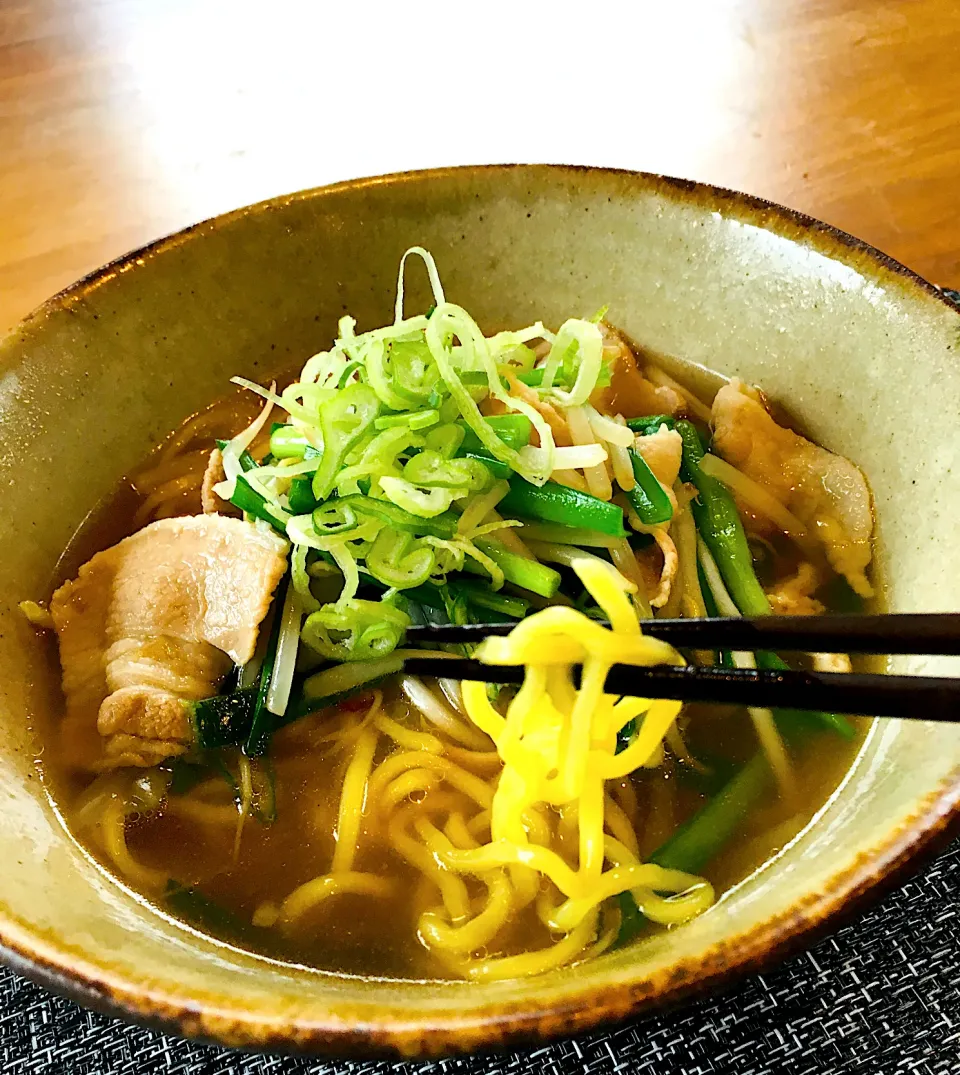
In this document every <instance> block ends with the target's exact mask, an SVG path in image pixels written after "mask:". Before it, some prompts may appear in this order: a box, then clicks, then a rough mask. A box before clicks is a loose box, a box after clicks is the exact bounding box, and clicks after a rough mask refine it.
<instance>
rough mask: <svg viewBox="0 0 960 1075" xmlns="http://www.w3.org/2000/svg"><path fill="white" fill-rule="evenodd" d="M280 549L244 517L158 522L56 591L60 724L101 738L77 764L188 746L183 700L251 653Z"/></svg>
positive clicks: (207, 691)
mask: <svg viewBox="0 0 960 1075" xmlns="http://www.w3.org/2000/svg"><path fill="white" fill-rule="evenodd" d="M286 551H287V545H286V542H285V541H284V540H283V539H282V538H280V537H279V536H277V535H276V534H274V533H272V532H269V531H267V530H263V529H261V528H259V527H257V526H255V525H253V524H252V523H246V522H243V521H242V520H240V519H229V518H225V517H224V516H221V515H200V516H195V517H189V518H175V519H162V520H160V521H159V522H155V523H151V524H150V525H149V526H146V527H144V528H143V529H142V530H140V531H138V532H137V533H136V534H133V535H132V536H131V537H128V538H125V539H124V540H123V541H121V542H120V543H119V544H117V545H114V546H113V547H112V548H110V549H106V550H104V551H103V552H99V553H97V555H96V556H94V557H93V559H91V560H90V561H89V562H88V563H86V564H84V566H83V567H82V568H80V571H79V573H78V575H77V578H76V579H74V580H72V581H70V582H67V583H64V585H63V586H61V587H60V589H59V590H57V592H56V593H55V594H54V595H53V598H52V600H51V602H50V612H51V615H52V617H53V622H54V626H55V627H56V630H57V636H58V638H59V641H60V662H61V665H62V668H63V689H64V693H65V694H66V699H67V716H66V724H67V726H68V728H69V726H71V725H72V726H73V727H74V730H76V728H77V726H82V727H89V726H90V725H91V724H95V725H96V728H97V730H98V732H99V733H100V736H101V737H102V740H103V742H102V747H103V752H102V757H100V758H84V759H77V764H78V765H89V764H95V765H98V766H99V767H104V766H110V765H153V764H156V762H157V761H159V760H161V759H162V758H164V757H167V756H169V755H172V754H181V753H183V752H185V751H186V750H187V749H188V748H189V746H190V744H191V743H192V741H193V729H192V727H191V724H190V721H189V718H188V715H187V711H186V709H185V707H184V706H183V704H182V703H183V701H185V700H191V699H198V698H206V697H209V696H210V695H212V694H214V693H216V688H217V684H218V683H219V681H220V680H221V679H222V678H223V676H224V675H226V673H227V672H228V671H229V669H230V668H231V666H232V665H233V664H245V663H246V662H247V661H249V660H250V658H251V657H252V656H253V651H254V649H255V647H256V643H257V635H258V632H259V628H260V624H261V622H262V621H263V619H264V617H265V616H266V614H267V611H268V609H269V607H270V602H271V598H272V595H273V592H274V590H275V589H276V586H277V583H278V582H279V581H280V578H281V577H282V576H283V573H284V571H285V570H286ZM68 734H69V733H68ZM75 737H76V739H77V741H80V740H81V738H82V737H80V736H75Z"/></svg>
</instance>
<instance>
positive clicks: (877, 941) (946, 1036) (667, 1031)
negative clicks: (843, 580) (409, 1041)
mask: <svg viewBox="0 0 960 1075" xmlns="http://www.w3.org/2000/svg"><path fill="white" fill-rule="evenodd" d="M948 294H949V295H950V297H951V298H952V299H954V301H955V302H957V303H958V305H960V292H956V291H953V292H948ZM780 1071H789V1072H790V1075H847V1073H851V1075H852V1073H853V1072H857V1073H858V1075H894V1073H896V1075H946V1073H950V1075H952V1073H960V842H958V843H956V844H954V845H953V847H952V848H951V849H950V850H948V851H947V852H946V853H945V854H944V855H942V856H941V857H940V858H939V859H938V860H936V861H935V862H934V863H933V864H932V865H930V866H929V867H928V868H926V869H924V870H923V871H922V872H921V873H920V874H918V875H917V876H916V877H914V878H913V879H912V880H911V881H909V882H908V883H907V884H905V885H904V886H903V887H902V888H900V889H899V890H897V891H896V892H894V893H892V894H891V895H889V896H888V897H887V898H886V899H885V900H884V901H883V902H882V903H880V904H879V905H878V906H877V907H875V908H873V909H871V910H869V911H868V912H867V913H866V914H864V915H863V916H862V917H861V918H860V919H858V920H857V921H856V922H854V923H852V924H851V925H848V926H845V927H844V928H842V929H840V930H839V931H838V932H837V933H835V934H834V935H833V936H832V937H829V938H827V939H826V940H824V941H821V942H820V943H819V944H818V945H816V946H815V947H814V948H812V949H811V950H810V951H808V952H805V953H804V954H803V955H800V956H797V957H795V958H794V959H792V960H790V961H788V962H786V963H784V964H782V965H781V966H779V967H777V968H776V969H774V970H773V971H771V972H770V973H769V974H764V975H756V976H754V977H752V978H748V979H746V980H745V981H743V982H742V983H740V984H739V985H737V986H735V987H733V988H731V989H729V990H727V991H726V992H725V993H722V994H720V995H719V996H715V997H712V998H709V999H706V1000H702V1001H699V1002H697V1003H695V1004H690V1005H688V1006H686V1007H683V1008H680V1009H678V1010H676V1011H674V1012H668V1013H666V1014H664V1015H659V1016H653V1017H648V1018H646V1019H641V1020H637V1021H635V1022H631V1023H626V1024H624V1025H622V1026H619V1027H616V1028H614V1029H612V1030H608V1031H602V1032H596V1033H593V1034H587V1035H583V1036H582V1037H579V1038H575V1039H573V1040H571V1041H564V1042H559V1043H558V1044H556V1045H549V1046H545V1047H543V1048H540V1049H535V1050H526V1051H522V1052H514V1053H504V1054H501V1055H497V1056H485V1057H467V1058H458V1059H453V1060H441V1061H436V1062H434V1063H430V1064H387V1063H372V1062H371V1063H359V1062H350V1061H329V1060H301V1059H291V1058H282V1057H269V1056H246V1055H241V1054H237V1053H230V1052H226V1051H225V1050H222V1049H216V1048H212V1047H209V1046H202V1045H195V1044H192V1043H190V1042H185V1041H180V1040H177V1039H175V1038H168V1037H165V1036H163V1035H161V1034H157V1033H155V1032H153V1031H150V1030H142V1029H140V1028H138V1027H128V1026H126V1025H124V1024H122V1023H119V1022H117V1021H115V1020H112V1019H108V1018H106V1017H104V1016H102V1015H96V1014H94V1013H92V1012H88V1011H84V1010H83V1009H81V1008H79V1007H77V1005H75V1004H73V1003H72V1002H71V1001H68V1000H63V999H61V998H60V997H55V996H51V995H50V994H49V993H48V992H46V990H44V989H41V988H40V987H39V986H36V985H34V984H33V983H32V982H27V981H24V980H23V979H22V978H19V977H17V976H16V975H14V974H12V973H11V972H10V971H7V970H4V969H2V968H0V1075H153V1073H155V1072H156V1073H160V1072H163V1073H164V1075H280V1073H283V1075H288V1073H289V1075H380V1073H386V1072H391V1073H392V1075H406V1073H408V1072H409V1073H411V1075H412V1073H414V1072H416V1073H418V1075H428V1073H430V1075H480V1073H481V1072H483V1073H488V1072H489V1073H490V1075H501V1073H502V1075H512V1073H514V1072H515V1073H516V1075H521V1073H526V1072H530V1073H532V1075H581V1073H583V1075H607V1073H609V1072H630V1073H631V1075H732V1073H734V1072H735V1073H736V1075H772V1073H774V1072H780Z"/></svg>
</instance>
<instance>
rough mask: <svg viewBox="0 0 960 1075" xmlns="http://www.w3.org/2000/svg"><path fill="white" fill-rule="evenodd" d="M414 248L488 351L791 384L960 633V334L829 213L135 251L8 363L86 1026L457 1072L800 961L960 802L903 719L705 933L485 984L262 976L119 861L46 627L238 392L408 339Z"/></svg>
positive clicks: (30, 889) (46, 937) (931, 296)
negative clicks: (132, 500)
mask: <svg viewBox="0 0 960 1075" xmlns="http://www.w3.org/2000/svg"><path fill="white" fill-rule="evenodd" d="M414 244H421V245H423V246H426V247H428V248H429V249H430V250H431V251H432V252H433V253H434V254H435V256H436V258H437V262H438V264H439V265H440V268H441V271H442V273H443V279H444V284H445V287H446V290H447V294H448V296H450V297H451V298H452V299H453V300H455V301H458V302H462V303H463V304H465V305H466V306H467V307H468V308H469V309H470V310H471V312H473V313H474V314H475V316H477V318H478V319H479V321H480V323H481V324H483V325H485V326H488V327H490V328H493V327H496V326H502V325H506V324H523V323H527V322H529V321H531V320H534V319H536V318H542V319H543V320H544V321H545V322H547V323H558V322H560V321H561V320H563V319H564V318H565V317H566V316H568V315H569V314H570V313H571V312H577V313H583V312H591V311H593V310H595V309H597V308H598V307H600V306H601V305H603V304H609V306H610V317H611V319H612V321H613V322H614V323H616V324H618V325H620V326H622V328H623V329H625V330H626V332H627V333H629V335H630V336H632V337H633V338H635V339H636V340H638V341H639V342H640V343H642V344H645V345H647V346H649V347H651V348H653V349H654V350H656V351H659V352H661V353H663V354H665V355H668V356H670V355H674V356H683V357H685V358H687V359H689V360H692V361H693V362H695V363H699V364H702V365H703V366H705V367H712V368H714V369H719V370H723V371H725V372H728V373H731V374H737V375H739V376H741V377H743V378H745V379H746V380H748V381H756V382H759V383H761V384H762V385H763V386H764V388H765V389H766V390H767V391H768V392H769V393H770V394H771V395H773V396H774V397H777V398H778V399H779V400H781V401H782V402H783V403H785V404H786V405H787V406H788V407H789V408H790V410H791V411H793V412H794V413H795V414H797V415H798V416H800V417H801V418H802V420H803V421H804V422H805V423H806V425H807V427H808V428H809V429H810V431H811V432H812V434H813V435H814V436H815V437H816V438H817V439H818V440H820V441H821V442H822V443H824V444H826V445H828V446H829V447H831V448H833V449H835V450H837V451H839V452H842V453H843V454H845V455H847V456H849V457H850V458H851V459H853V460H855V461H856V462H857V463H858V464H860V465H861V466H862V467H863V468H864V470H865V471H866V473H867V475H868V476H869V478H870V481H871V483H872V486H873V491H874V494H875V497H876V508H877V516H878V520H879V537H878V554H879V561H880V565H881V574H882V582H883V587H884V600H885V602H886V604H887V606H888V608H889V609H890V610H895V611H912V610H949V609H957V608H960V544H958V542H957V540H956V531H957V523H958V522H960V496H958V493H960V488H958V484H960V482H958V475H960V361H958V355H957V351H958V348H960V313H958V311H957V310H956V309H955V308H953V307H952V306H950V305H949V303H948V302H947V301H946V300H945V299H944V298H943V297H942V296H940V295H939V293H938V292H937V291H936V289H934V288H933V287H931V286H930V285H929V284H926V283H924V282H923V281H922V280H920V279H918V278H917V277H916V276H914V275H913V274H912V273H910V272H908V271H907V270H906V269H904V268H903V267H902V266H900V265H897V264H896V263H894V262H892V261H891V260H890V259H889V258H886V257H885V256H883V255H882V254H879V253H877V251H875V250H872V249H870V248H869V247H866V246H864V245H863V244H862V243H859V242H857V241H856V240H854V239H852V238H850V237H849V236H847V235H843V234H841V233H839V232H837V231H835V230H833V229H831V228H829V227H827V226H825V225H823V224H819V223H817V222H816V221H814V220H810V219H808V218H806V217H802V216H799V215H797V214H795V213H791V212H789V211H787V210H785V209H782V208H780V207H778V206H775V205H770V204H768V203H766V202H762V201H758V200H757V199H754V198H749V197H746V196H744V195H741V194H734V193H730V192H728V191H723V190H717V189H714V188H711V187H705V186H698V185H696V184H693V183H687V182H679V181H676V180H670V179H663V178H660V177H657V176H650V175H640V174H633V173H625V172H611V171H602V170H584V169H573V168H564V167H557V168H548V167H492V168H467V169H453V170H445V171H435V172H425V173H417V174H410V175H399V176H389V177H386V178H382V179H369V180H362V181H359V182H353V183H346V184H341V185H339V186H335V187H328V188H325V189H320V190H313V191H307V192H306V193H302V194H295V195H292V196H289V197H282V198H277V199H275V200H273V201H269V202H265V203H263V204H261V205H256V206H253V207H252V208H249V209H241V210H239V211H237V212H235V213H231V214H229V215H227V216H224V217H220V218H218V219H216V220H211V221H208V222H207V223H204V224H200V225H198V226H197V227H194V228H191V229H188V230H187V231H184V232H182V233H180V234H178V235H174V236H172V237H171V238H168V239H163V240H161V241H160V242H158V243H156V244H154V245H152V246H150V247H147V248H145V249H143V250H140V251H137V252H136V253H133V254H130V255H128V256H127V257H124V258H121V259H120V260H119V261H117V262H115V263H113V264H112V265H108V266H106V267H105V268H103V269H101V270H99V271H98V272H96V273H94V274H93V275H91V276H89V277H87V278H86V279H84V280H81V281H80V282H79V283H77V284H76V285H74V286H73V287H71V288H69V289H68V290H67V291H65V292H63V293H62V294H60V295H58V296H56V297H55V298H53V299H51V300H50V301H49V302H47V303H46V304H45V305H44V306H42V307H41V308H40V309H39V310H38V311H37V312H36V313H34V314H33V315H32V316H31V317H30V318H28V319H27V320H26V321H25V322H24V323H23V324H22V325H21V326H20V327H19V328H18V329H17V330H16V331H15V332H13V333H12V334H11V335H10V336H9V337H7V338H6V339H5V340H4V341H3V342H2V343H0V548H2V550H3V555H2V559H0V595H2V596H0V802H2V804H3V806H2V813H0V863H2V864H3V865H2V868H0V944H2V946H3V948H4V950H5V953H4V954H5V958H6V959H7V960H8V961H9V962H10V963H11V964H12V965H13V966H14V967H15V968H16V969H17V970H20V971H22V972H23V973H26V974H28V975H30V976H31V977H34V978H36V979H38V980H40V981H41V982H44V983H46V984H48V985H50V986H52V987H54V988H56V989H60V990H62V991H64V992H67V993H69V994H70V995H72V996H74V997H76V998H77V999H78V1000H80V1001H81V1002H83V1003H85V1004H89V1005H91V1006H94V1007H97V1008H101V1009H106V1010H109V1011H112V1012H115V1013H118V1014H120V1015H123V1016H127V1017H131V1018H135V1019H139V1020H146V1021H149V1022H151V1023H154V1024H157V1025H161V1026H163V1027H165V1028H167V1029H173V1030H175V1031H178V1032H180V1033H183V1034H186V1035H199V1036H202V1037H205V1038H210V1039H215V1040H217V1041H220V1042H223V1043H227V1044H230V1045H239V1046H245V1047H252V1048H265V1049H269V1048H283V1049H301V1050H316V1051H326V1052H335V1053H361V1054H368V1055H369V1054H374V1053H387V1054H391V1053H392V1054H402V1055H413V1054H422V1055H426V1054H432V1055H435V1054H438V1053H443V1052H451V1051H464V1050H470V1049H476V1048H481V1047H485V1046H493V1045H500V1044H504V1043H507V1042H512V1041H516V1040H529V1039H538V1038H544V1037H549V1036H552V1035H556V1034H561V1033H569V1032H572V1031H575V1030H579V1029H582V1028H585V1027H590V1026H592V1025H594V1024H596V1023H598V1022H600V1021H603V1020H612V1019H619V1018H621V1017H623V1016H625V1015H628V1014H630V1013H634V1012H639V1011H642V1010H644V1009H649V1008H651V1007H653V1006H655V1005H661V1004H664V1003H666V1002H668V1001H676V1000H677V999H679V998H681V997H683V996H685V995H689V994H690V993H692V992H694V991H697V990H702V989H706V988H710V987H714V986H716V985H718V984H719V983H721V982H723V981H726V980H727V979H728V978H729V976H731V975H733V974H735V973H739V972H742V971H744V970H747V969H751V968H755V967H756V966H758V965H759V964H760V963H761V962H762V961H765V960H768V959H769V958H771V957H773V956H775V955H777V954H782V952H783V951H784V950H786V949H787V948H788V947H790V946H795V945H797V944H799V943H801V942H802V941H803V939H804V938H806V937H807V936H808V935H809V933H810V932H811V931H812V930H814V929H816V928H818V927H819V928H822V927H823V926H824V925H825V924H826V923H827V922H828V921H829V920H830V919H831V917H832V916H834V915H836V914H837V913H838V912H840V911H841V909H843V908H845V907H846V908H849V907H850V906H851V905H852V904H853V903H854V902H855V901H856V900H857V899H858V898H859V897H861V896H863V895H865V894H867V893H869V892H870V891H871V889H874V888H875V887H876V886H877V884H878V882H880V881H881V880H882V879H884V878H889V877H891V876H893V875H894V874H895V872H896V870H897V869H898V867H901V866H902V865H903V864H904V863H906V862H907V861H908V860H909V859H910V858H911V857H913V856H915V855H916V854H917V852H919V851H920V850H921V848H923V847H924V846H929V845H930V844H931V842H932V841H933V840H934V839H935V838H936V837H937V836H938V835H940V834H942V833H943V831H944V829H945V827H946V825H947V823H948V822H949V821H950V819H951V816H953V815H955V814H956V813H957V811H958V809H960V729H954V728H950V727H943V726H935V725H932V724H923V723H919V722H910V723H907V722H903V723H897V722H880V723H878V724H877V726H875V727H874V729H873V731H872V733H871V735H870V737H869V739H868V741H867V743H866V745H865V747H864V749H863V751H862V752H861V754H860V756H859V759H858V761H857V763H856V765H855V766H854V768H853V770H852V772H851V773H850V775H849V777H848V778H847V780H846V781H845V783H844V784H843V786H842V788H841V789H840V790H839V792H838V793H837V794H836V795H835V796H834V797H833V798H832V799H831V800H830V801H829V802H828V803H827V805H826V806H825V807H824V808H823V810H822V811H821V812H820V814H819V816H818V817H817V819H816V820H815V823H814V824H813V825H812V826H811V827H810V828H809V829H808V830H807V831H806V832H805V833H804V834H803V835H802V836H801V837H799V838H798V839H797V840H796V841H795V842H794V843H793V844H791V845H790V846H789V847H788V848H787V849H786V850H785V851H784V852H783V853H782V854H781V855H780V856H779V857H778V858H777V859H776V860H775V861H774V862H772V863H771V864H769V865H768V866H767V867H766V868H764V869H763V870H761V871H759V872H758V873H757V874H755V875H754V876H752V877H751V878H750V879H748V880H747V881H746V882H744V883H743V884H742V885H740V886H739V887H738V888H737V889H735V890H734V891H732V892H731V893H729V894H728V895H727V896H726V897H725V898H724V899H723V900H722V901H721V902H720V903H719V905H718V906H716V907H715V908H713V909H712V910H711V911H710V912H708V913H707V914H705V915H704V916H703V917H702V918H699V919H697V920H696V921H695V922H693V923H691V924H689V925H687V926H685V927H684V928H683V929H680V930H677V931H675V932H671V933H669V934H660V935H658V936H655V937H652V938H650V939H649V940H647V941H645V942H644V943H642V944H640V945H639V946H637V947H635V948H630V949H628V950H625V951H618V952H613V953H610V954H608V955H604V956H603V957H601V958H599V959H597V960H596V961H594V962H593V963H590V964H589V965H586V966H581V967H576V968H575V969H573V970H568V971H558V972H555V973H551V974H547V975H544V976H543V977H541V978H538V979H536V980H535V981H524V982H498V983H494V984H489V985H482V986H481V985H473V984H465V983H452V982H451V983H439V982H388V981H372V980H359V979H356V978H344V977H338V976H335V975H331V974H324V973H318V972H314V971H307V970H303V969H299V968H295V967H289V966H283V965H280V964H276V963H271V962H269V961H267V960H264V959H260V958H255V957H253V956H250V955H247V954H245V953H242V952H238V951H235V950H233V949H231V948H229V947H228V946H225V945H223V944H220V943H217V942H214V941H211V940H210V939H208V938H206V937H203V936H201V935H199V934H197V933H195V932H193V931H191V930H190V929H188V928H186V927H184V926H182V925H180V924H179V923H177V922H174V921H171V920H169V919H167V918H165V917H164V916H163V915H161V914H160V913H158V912H157V911H156V910H154V909H153V908H151V907H149V906H147V905H145V904H144V903H143V902H141V901H140V900H139V899H138V898H137V897H136V896H134V895H133V894H131V893H130V892H128V891H126V890H125V889H123V888H122V887H121V886H120V885H119V884H117V883H116V882H115V881H113V880H112V879H111V878H109V877H107V876H105V875H104V873H103V872H102V871H101V870H100V869H99V868H98V867H97V866H96V865H95V864H94V863H93V862H91V860H90V859H89V858H88V857H87V856H86V855H85V854H84V853H83V852H82V850H81V849H80V848H79V847H78V846H77V845H76V844H75V843H74V841H73V840H72V839H71V837H70V836H69V835H68V834H67V832H66V831H65V829H64V827H63V825H62V824H61V821H60V819H59V818H58V816H57V814H56V812H55V811H54V809H53V808H52V807H51V804H50V802H49V801H48V799H47V797H46V795H45V792H44V788H43V784H42V781H41V779H40V778H39V777H38V774H37V769H36V765H35V755H36V750H37V744H36V742H35V741H34V738H33V734H32V731H31V727H32V725H33V724H34V722H35V721H36V719H37V717H38V715H39V714H41V713H42V711H44V710H45V709H50V707H55V706H57V705H58V686H57V681H56V672H55V669H54V668H53V667H51V664H50V660H49V652H48V651H47V650H45V649H44V648H43V646H42V644H41V643H40V641H38V637H37V636H36V635H35V633H34V632H33V631H32V630H31V629H30V627H29V626H28V625H27V624H26V623H25V622H24V621H23V620H22V619H21V617H20V616H19V614H18V612H17V602H18V601H20V600H22V599H24V598H35V597H38V596H45V595H47V593H48V589H49V585H50V578H51V572H52V570H53V567H54V564H55V562H56V560H57V557H58V555H59V553H60V551H61V550H62V548H63V547H64V545H65V543H66V542H67V540H68V538H69V537H70V535H71V534H72V533H73V531H74V530H75V529H76V527H77V526H78V524H79V523H80V522H81V520H82V519H83V517H84V516H85V514H86V513H87V512H88V511H89V510H90V509H91V507H92V506H93V505H94V504H95V503H96V501H97V500H98V498H100V497H101V496H103V495H104V494H106V493H107V492H108V491H109V490H110V489H111V488H112V487H113V485H114V483H115V482H116V481H117V479H118V478H119V477H120V476H121V475H123V474H124V473H125V472H127V471H129V470H130V469H131V467H132V466H133V465H134V464H135V463H137V462H138V461H139V460H140V459H141V458H142V457H143V456H144V455H145V453H146V452H147V451H148V449H149V448H150V447H151V445H153V444H154V443H155V442H156V441H157V439H158V438H159V437H161V436H162V435H163V434H165V433H166V432H168V431H169V430H170V429H171V428H173V427H174V426H175V425H176V424H177V423H179V422H180V421H181V420H182V419H183V418H184V417H185V416H186V415H188V414H189V413H191V412H192V411H194V410H196V409H197V408H199V407H201V406H202V405H203V404H205V403H207V402H208V401H209V400H211V399H212V398H214V397H216V396H217V395H218V394H221V393H222V392H223V391H224V390H225V387H226V384H227V379H228V378H229V376H230V375H232V374H236V373H240V374H245V375H247V376H249V377H263V376H265V375H266V374H268V373H270V372H271V371H272V370H274V369H280V368H284V367H289V366H291V365H292V364H293V363H294V362H297V363H299V362H300V361H302V360H303V358H304V357H305V356H307V355H309V354H311V353H313V352H314V351H316V350H318V349H319V348H321V347H324V346H327V345H328V342H329V340H330V338H331V336H332V334H333V332H334V330H335V327H336V323H337V319H338V317H339V316H340V315H341V314H342V313H343V312H344V311H347V310H349V311H350V312H351V313H353V314H354V315H356V316H357V318H358V320H359V323H360V325H361V326H365V325H366V326H371V325H374V324H381V323H383V322H384V321H385V320H386V319H388V318H389V316H390V314H391V307H392V302H393V294H394V284H395V274H396V266H397V261H398V258H399V256H400V254H401V253H402V252H403V250H404V249H405V248H406V247H408V246H411V245H414ZM420 297H422V296H417V298H420ZM895 666H896V667H897V668H898V669H900V670H910V671H917V672H920V671H925V672H931V673H934V672H947V671H948V670H951V666H950V664H949V662H947V661H946V660H935V659H929V658H923V659H903V660H898V661H897V662H895ZM952 671H953V672H955V673H956V672H957V671H958V668H957V666H956V663H954V664H953V665H952Z"/></svg>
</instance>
